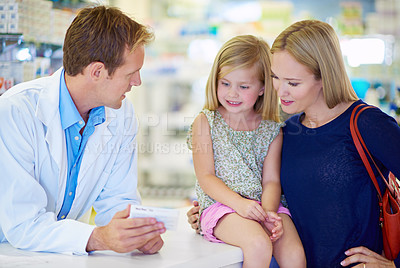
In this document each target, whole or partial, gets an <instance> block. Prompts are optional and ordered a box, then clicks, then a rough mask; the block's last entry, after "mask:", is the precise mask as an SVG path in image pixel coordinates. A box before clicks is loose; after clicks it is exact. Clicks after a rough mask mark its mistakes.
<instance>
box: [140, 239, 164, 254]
mask: <svg viewBox="0 0 400 268" xmlns="http://www.w3.org/2000/svg"><path fill="white" fill-rule="evenodd" d="M163 245H164V241H163V240H162V239H161V237H160V236H158V237H156V238H153V239H151V240H150V241H148V242H147V243H146V244H145V245H144V246H143V247H141V248H138V249H139V250H140V251H141V252H143V253H144V254H154V253H156V252H158V251H159V250H160V249H161V248H162V246H163Z"/></svg>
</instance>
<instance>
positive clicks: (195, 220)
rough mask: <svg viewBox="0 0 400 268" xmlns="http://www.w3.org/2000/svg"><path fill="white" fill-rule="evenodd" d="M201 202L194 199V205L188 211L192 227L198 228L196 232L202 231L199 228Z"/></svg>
mask: <svg viewBox="0 0 400 268" xmlns="http://www.w3.org/2000/svg"><path fill="white" fill-rule="evenodd" d="M199 210H200V206H199V202H197V201H193V207H192V208H191V209H190V210H189V211H188V212H187V213H186V215H187V217H188V222H189V224H190V226H191V227H192V229H194V230H196V233H200V228H199Z"/></svg>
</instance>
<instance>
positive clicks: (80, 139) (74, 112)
mask: <svg viewBox="0 0 400 268" xmlns="http://www.w3.org/2000/svg"><path fill="white" fill-rule="evenodd" d="M64 74H65V71H63V72H62V74H61V77H60V118H61V126H62V128H63V130H64V131H65V138H66V143H67V158H68V173H67V185H66V186H67V187H66V188H65V194H64V201H63V205H62V207H61V210H60V212H59V213H58V215H57V220H63V219H65V218H66V217H67V215H68V213H69V211H70V209H71V206H72V203H73V201H74V198H75V191H76V184H77V179H78V174H79V169H80V167H81V162H82V155H83V152H84V150H85V146H86V143H87V141H88V139H89V137H90V135H92V134H93V132H94V127H95V126H97V125H98V124H101V123H104V121H105V113H104V106H100V107H96V108H93V109H92V110H91V111H90V113H89V119H88V122H87V125H86V127H85V121H84V120H83V119H82V116H81V115H80V114H79V112H78V109H77V108H76V106H75V104H74V102H73V100H72V98H71V95H70V94H69V91H68V88H67V85H66V83H65V76H64ZM83 127H85V128H84V130H83V133H82V135H81V134H80V131H81V129H82V128H83Z"/></svg>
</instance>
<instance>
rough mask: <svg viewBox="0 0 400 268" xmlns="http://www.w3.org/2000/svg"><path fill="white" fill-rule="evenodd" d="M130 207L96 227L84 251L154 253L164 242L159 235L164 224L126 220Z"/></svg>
mask: <svg viewBox="0 0 400 268" xmlns="http://www.w3.org/2000/svg"><path fill="white" fill-rule="evenodd" d="M130 210H131V206H130V205H128V207H127V208H126V209H125V210H122V211H119V212H117V213H115V215H114V217H113V218H112V220H111V221H110V222H109V223H108V224H107V225H106V226H102V227H96V228H95V229H94V230H93V232H92V234H91V236H90V237H89V241H88V243H87V246H86V251H88V252H89V251H94V250H113V251H115V252H120V253H125V252H131V251H133V250H135V249H141V251H142V252H144V253H155V252H157V251H158V250H159V249H161V247H162V245H163V244H164V242H163V241H162V239H161V236H160V234H162V233H165V231H166V229H165V227H164V224H163V223H161V222H157V221H156V219H154V218H135V219H132V218H128V217H129V214H130Z"/></svg>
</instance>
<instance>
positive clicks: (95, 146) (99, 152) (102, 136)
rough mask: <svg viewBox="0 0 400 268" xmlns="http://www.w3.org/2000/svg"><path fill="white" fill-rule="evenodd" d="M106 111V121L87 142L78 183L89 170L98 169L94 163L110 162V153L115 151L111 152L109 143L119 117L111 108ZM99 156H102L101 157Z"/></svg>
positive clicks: (97, 127)
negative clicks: (94, 166)
mask: <svg viewBox="0 0 400 268" xmlns="http://www.w3.org/2000/svg"><path fill="white" fill-rule="evenodd" d="M105 113H106V121H105V122H104V123H102V124H100V125H98V126H96V130H95V131H94V132H93V134H92V135H91V136H90V138H89V140H88V142H87V144H86V148H85V152H84V154H83V158H82V165H81V168H80V170H79V175H78V184H79V182H80V181H81V180H82V178H84V177H85V176H86V175H87V173H88V172H89V170H96V169H93V168H91V166H92V165H95V164H97V163H99V166H102V165H101V164H100V163H104V165H103V166H105V162H108V160H109V156H110V154H112V153H113V152H110V150H112V149H113V148H111V147H110V146H109V144H108V143H109V141H110V140H111V138H112V137H113V136H114V135H115V129H116V127H115V126H116V125H117V118H116V114H115V112H114V111H113V110H112V109H110V108H105ZM99 156H101V157H102V158H101V159H99ZM90 168H91V169H90Z"/></svg>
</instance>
